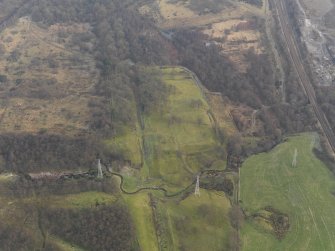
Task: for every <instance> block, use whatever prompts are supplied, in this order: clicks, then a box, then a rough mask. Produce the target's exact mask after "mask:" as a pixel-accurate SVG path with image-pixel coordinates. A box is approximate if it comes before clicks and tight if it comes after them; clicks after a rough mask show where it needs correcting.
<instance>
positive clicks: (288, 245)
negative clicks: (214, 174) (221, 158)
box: [240, 133, 335, 251]
mask: <svg viewBox="0 0 335 251" xmlns="http://www.w3.org/2000/svg"><path fill="white" fill-rule="evenodd" d="M317 141H318V137H317V135H316V134H307V133H306V134H302V135H299V136H294V137H290V138H288V140H287V142H285V143H282V144H280V145H279V146H277V147H276V148H275V149H273V150H272V151H270V152H269V153H262V154H258V155H256V156H253V157H251V158H249V159H247V160H246V162H245V163H244V164H243V167H242V169H241V198H240V199H241V201H242V203H241V206H242V207H243V208H244V209H245V210H246V213H247V215H249V216H250V215H251V214H253V213H256V212H259V211H260V210H261V209H263V208H264V207H266V206H272V207H273V208H275V209H278V210H280V211H281V212H282V213H285V214H287V215H288V216H289V220H290V229H289V231H288V232H287V234H286V236H285V237H284V239H282V240H278V239H276V238H275V236H274V235H273V234H271V233H270V231H269V229H267V227H266V226H265V225H264V226H262V225H261V224H259V223H257V222H256V221H255V220H252V217H249V218H248V220H247V221H246V223H245V225H244V227H243V229H242V231H241V237H242V240H243V250H255V251H256V250H257V251H259V250H311V251H315V250H318V251H319V250H320V251H322V250H335V210H334V208H335V197H334V195H332V194H331V192H333V191H334V188H335V179H334V175H333V174H332V173H331V172H330V171H329V170H328V169H327V167H326V166H325V165H324V164H323V163H322V162H321V161H320V160H319V159H317V158H316V157H315V155H314V154H313V152H312V149H313V147H314V145H315V142H317ZM295 148H296V149H297V150H298V156H297V167H292V160H293V155H294V151H295Z"/></svg>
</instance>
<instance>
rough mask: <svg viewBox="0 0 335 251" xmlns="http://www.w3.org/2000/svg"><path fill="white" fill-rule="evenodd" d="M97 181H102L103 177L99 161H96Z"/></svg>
mask: <svg viewBox="0 0 335 251" xmlns="http://www.w3.org/2000/svg"><path fill="white" fill-rule="evenodd" d="M97 177H98V179H103V177H104V175H103V173H102V167H101V162H100V159H98V176H97Z"/></svg>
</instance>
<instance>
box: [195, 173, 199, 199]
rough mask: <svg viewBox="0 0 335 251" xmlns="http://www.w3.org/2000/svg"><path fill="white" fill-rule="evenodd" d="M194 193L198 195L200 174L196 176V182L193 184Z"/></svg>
mask: <svg viewBox="0 0 335 251" xmlns="http://www.w3.org/2000/svg"><path fill="white" fill-rule="evenodd" d="M194 194H195V195H196V196H200V175H198V176H197V182H196V184H195V190H194Z"/></svg>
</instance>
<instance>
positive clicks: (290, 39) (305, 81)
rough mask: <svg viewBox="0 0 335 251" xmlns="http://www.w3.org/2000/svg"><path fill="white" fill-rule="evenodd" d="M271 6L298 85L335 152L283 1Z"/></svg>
mask: <svg viewBox="0 0 335 251" xmlns="http://www.w3.org/2000/svg"><path fill="white" fill-rule="evenodd" d="M272 5H273V7H274V11H275V13H276V14H277V16H278V21H279V24H280V28H281V31H282V33H283V37H284V39H285V43H286V45H287V49H288V52H289V54H290V58H291V61H292V64H293V66H294V69H295V70H296V72H297V74H298V79H299V82H300V85H301V86H302V88H303V90H304V92H305V94H306V96H307V97H308V100H309V102H310V104H311V105H312V107H313V110H314V113H315V115H316V117H317V119H318V121H319V123H320V125H321V128H322V131H323V132H324V134H325V136H326V138H327V139H328V142H329V145H330V146H331V148H332V150H333V152H335V135H334V132H333V130H332V128H331V126H330V124H329V122H328V120H327V118H326V116H325V114H324V113H323V111H322V110H321V108H320V107H319V105H318V103H317V98H316V95H315V90H314V87H313V85H312V82H311V80H310V78H309V76H308V75H307V73H306V70H305V67H304V64H303V60H302V57H301V52H300V50H299V47H298V46H297V41H296V40H295V36H294V35H293V34H294V33H293V30H292V27H291V25H290V24H289V23H288V20H289V16H288V12H287V6H286V2H285V0H272Z"/></svg>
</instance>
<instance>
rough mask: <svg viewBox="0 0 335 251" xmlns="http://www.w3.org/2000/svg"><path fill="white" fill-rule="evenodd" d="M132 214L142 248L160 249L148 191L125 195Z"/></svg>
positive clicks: (153, 250)
mask: <svg viewBox="0 0 335 251" xmlns="http://www.w3.org/2000/svg"><path fill="white" fill-rule="evenodd" d="M123 198H124V200H125V201H126V203H127V205H128V208H129V211H130V214H131V215H132V217H133V221H134V223H135V230H136V236H137V239H138V242H139V245H140V247H141V250H143V251H144V250H152V251H155V250H159V248H158V243H157V237H156V232H155V227H154V223H153V219H152V211H151V208H150V205H149V196H148V195H147V194H146V193H140V194H136V195H124V196H123Z"/></svg>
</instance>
